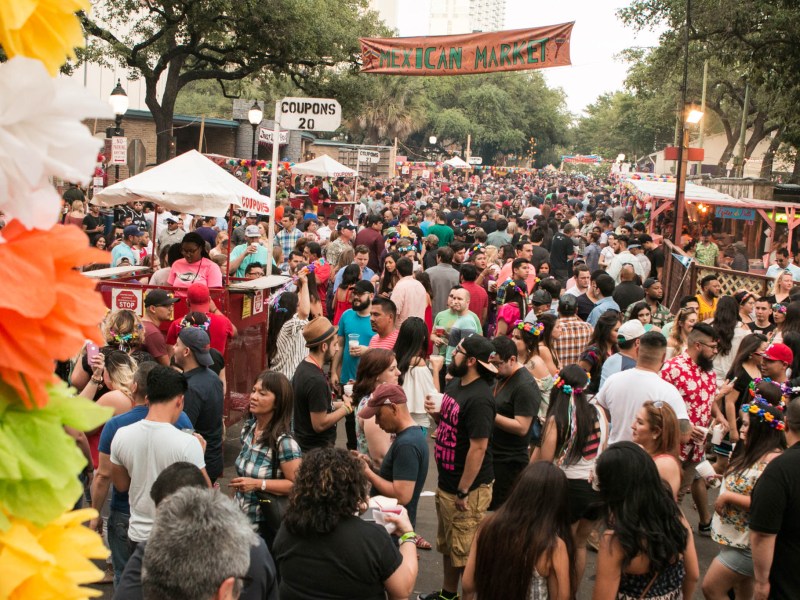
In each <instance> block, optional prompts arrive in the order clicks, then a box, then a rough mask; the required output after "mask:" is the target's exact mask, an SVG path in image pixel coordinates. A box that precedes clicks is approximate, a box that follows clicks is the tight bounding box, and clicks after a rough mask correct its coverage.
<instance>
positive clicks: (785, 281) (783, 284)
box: [767, 270, 794, 304]
mask: <svg viewBox="0 0 800 600" xmlns="http://www.w3.org/2000/svg"><path fill="white" fill-rule="evenodd" d="M793 287H794V279H793V278H792V272H791V271H789V270H785V271H781V272H780V274H779V275H778V276H777V277H776V278H775V282H774V283H773V284H772V294H771V295H770V296H767V298H769V300H770V302H772V303H773V304H778V303H781V302H788V301H789V293H790V292H791V291H792V288H793Z"/></svg>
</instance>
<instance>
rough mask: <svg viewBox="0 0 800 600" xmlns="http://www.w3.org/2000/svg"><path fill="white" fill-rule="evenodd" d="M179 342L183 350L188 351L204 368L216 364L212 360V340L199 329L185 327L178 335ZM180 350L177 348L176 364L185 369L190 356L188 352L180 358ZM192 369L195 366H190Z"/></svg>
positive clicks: (183, 353)
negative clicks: (187, 358)
mask: <svg viewBox="0 0 800 600" xmlns="http://www.w3.org/2000/svg"><path fill="white" fill-rule="evenodd" d="M178 342H179V344H178V345H180V346H182V347H181V348H180V349H181V350H184V349H186V350H188V351H189V353H191V355H192V357H193V358H194V360H195V362H197V364H198V365H200V366H203V367H210V366H211V365H212V364H214V361H213V360H212V359H211V338H209V337H208V334H207V333H206V332H205V331H203V330H202V329H200V328H199V327H184V328H183V329H181V332H180V333H179V334H178ZM177 351H178V348H176V355H175V364H177V365H178V366H179V367H181V368H183V367H184V365H185V364H186V363H187V361H186V360H185V359H186V357H187V356H188V355H187V353H186V352H181V353H180V357H179V356H178V352H177ZM189 367H190V368H192V367H194V365H191V364H190V365H189Z"/></svg>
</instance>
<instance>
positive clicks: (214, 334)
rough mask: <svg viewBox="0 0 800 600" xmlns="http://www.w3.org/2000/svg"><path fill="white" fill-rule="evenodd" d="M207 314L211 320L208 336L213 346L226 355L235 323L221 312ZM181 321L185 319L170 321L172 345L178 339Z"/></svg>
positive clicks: (169, 334) (168, 336)
mask: <svg viewBox="0 0 800 600" xmlns="http://www.w3.org/2000/svg"><path fill="white" fill-rule="evenodd" d="M206 314H207V315H208V318H209V320H210V323H209V324H208V337H209V338H210V339H211V347H212V348H214V349H215V350H217V351H218V352H219V353H220V354H222V355H224V354H225V346H226V345H227V344H228V338H229V337H233V323H231V321H230V319H229V318H228V317H226V316H225V315H221V314H219V313H206ZM181 321H183V319H175V320H174V321H173V322H172V323H170V326H169V331H167V343H168V344H169V345H170V346H173V345H175V342H177V341H178V333H179V332H180V330H181Z"/></svg>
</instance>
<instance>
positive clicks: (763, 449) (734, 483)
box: [703, 381, 786, 600]
mask: <svg viewBox="0 0 800 600" xmlns="http://www.w3.org/2000/svg"><path fill="white" fill-rule="evenodd" d="M751 391H752V398H751V400H750V402H749V404H744V405H742V410H741V412H742V425H741V429H740V430H739V437H740V439H741V440H742V443H739V444H737V446H736V452H735V454H734V456H733V457H732V458H731V461H730V464H729V465H728V468H727V469H725V472H724V475H723V477H722V487H721V488H720V492H719V496H718V497H717V501H716V502H715V503H714V516H713V518H712V519H711V538H712V539H713V540H714V541H715V542H717V543H718V544H720V546H722V548H721V550H720V553H719V555H717V557H716V558H715V559H714V560H713V562H712V563H711V566H710V567H709V569H708V572H707V573H706V576H705V578H704V579H703V594H704V595H705V597H706V598H708V599H710V600H717V599H719V600H726V599H727V598H728V590H730V589H733V590H734V592H735V594H736V598H752V596H753V586H754V579H753V557H752V554H751V552H750V528H749V527H748V515H749V512H750V496H751V494H752V492H753V488H754V487H755V485H756V482H757V481H758V478H759V477H760V476H761V474H762V473H763V472H764V469H765V468H766V466H767V465H768V464H769V462H770V461H771V460H772V459H773V458H775V457H776V456H778V455H779V454H780V453H781V452H783V450H784V449H785V448H786V439H785V437H784V434H783V429H784V428H785V423H784V414H783V410H782V409H781V408H780V407H779V406H780V403H781V400H782V398H781V397H782V390H781V388H779V387H778V386H777V385H775V384H774V383H772V382H770V381H761V382H759V383H757V384H756V383H755V382H754V383H753V384H752V390H751Z"/></svg>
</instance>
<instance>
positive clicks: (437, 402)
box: [429, 392, 444, 412]
mask: <svg viewBox="0 0 800 600" xmlns="http://www.w3.org/2000/svg"><path fill="white" fill-rule="evenodd" d="M429 396H430V399H431V401H432V402H433V406H434V407H435V410H436V411H437V412H438V411H440V410H441V409H442V398H444V394H441V393H439V392H433V393H432V394H429Z"/></svg>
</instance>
